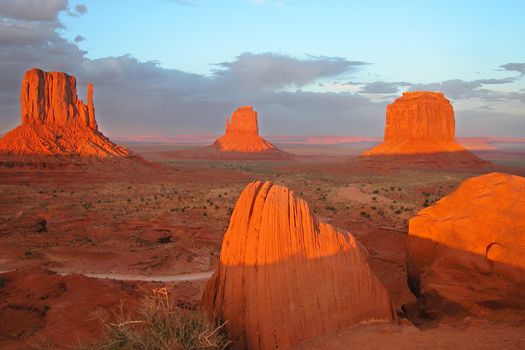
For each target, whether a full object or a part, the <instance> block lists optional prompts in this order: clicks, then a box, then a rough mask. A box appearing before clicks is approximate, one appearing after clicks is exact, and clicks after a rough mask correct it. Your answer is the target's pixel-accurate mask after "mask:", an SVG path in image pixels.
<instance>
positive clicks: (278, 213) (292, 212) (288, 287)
mask: <svg viewBox="0 0 525 350" xmlns="http://www.w3.org/2000/svg"><path fill="white" fill-rule="evenodd" d="M203 306H204V307H205V309H206V310H207V311H208V312H209V313H210V314H211V316H212V317H213V318H215V319H217V320H222V321H227V323H226V328H227V331H228V333H229V335H230V337H231V339H232V341H233V348H237V349H242V348H247V349H275V348H280V349H287V348H290V347H291V346H293V345H294V344H296V343H298V342H300V341H301V340H304V339H307V338H311V337H314V336H316V335H322V334H326V333H329V332H332V331H335V330H338V329H341V328H344V327H350V326H353V325H357V324H359V323H362V322H369V321H386V322H393V321H395V319H396V316H395V314H394V312H393V308H392V303H391V301H390V297H389V295H388V292H387V290H386V289H385V288H384V287H383V286H382V285H381V283H380V282H379V281H378V279H377V278H376V276H375V275H374V273H373V272H372V270H371V268H370V265H369V262H368V254H367V251H366V249H365V248H364V247H363V246H362V245H361V244H360V243H359V242H357V241H356V239H355V238H354V237H353V236H352V235H351V234H350V233H348V232H345V231H342V230H339V229H337V228H335V227H333V226H331V225H329V224H327V223H324V222H323V221H321V220H319V219H318V218H317V217H316V216H315V215H314V214H313V213H312V211H311V210H310V207H309V206H308V204H307V203H306V202H305V201H304V200H302V199H301V198H297V197H295V195H294V193H293V192H292V191H290V190H289V189H288V188H286V187H283V186H278V185H273V184H272V183H271V182H265V183H262V182H260V181H257V182H252V183H250V184H249V185H248V186H247V187H246V188H245V189H244V191H243V192H242V194H241V195H240V197H239V199H238V201H237V204H236V206H235V210H234V211H233V214H232V217H231V220H230V225H229V227H228V230H227V232H226V234H225V236H224V240H223V243H222V249H221V254H220V265H219V268H218V270H217V271H216V272H215V274H214V275H213V276H212V278H211V279H210V280H209V281H208V283H207V285H206V288H205V291H204V296H203Z"/></svg>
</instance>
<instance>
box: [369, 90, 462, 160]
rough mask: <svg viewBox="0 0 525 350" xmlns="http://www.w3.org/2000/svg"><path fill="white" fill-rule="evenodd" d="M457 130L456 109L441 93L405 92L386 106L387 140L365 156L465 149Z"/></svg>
mask: <svg viewBox="0 0 525 350" xmlns="http://www.w3.org/2000/svg"><path fill="white" fill-rule="evenodd" d="M454 132H455V121H454V110H453V108H452V105H451V104H450V101H449V100H448V99H446V98H445V96H443V94H442V93H440V92H429V91H416V92H404V93H403V96H401V97H400V98H398V99H396V100H395V101H394V103H392V104H390V105H388V106H387V109H386V127H385V140H384V142H383V143H382V144H380V145H379V146H377V147H375V148H373V149H371V150H369V151H366V152H365V153H364V155H381V154H417V153H439V152H457V151H465V149H464V148H463V147H461V146H460V145H459V144H457V143H456V142H455V141H454Z"/></svg>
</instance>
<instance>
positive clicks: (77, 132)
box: [0, 68, 132, 157]
mask: <svg viewBox="0 0 525 350" xmlns="http://www.w3.org/2000/svg"><path fill="white" fill-rule="evenodd" d="M20 109H21V119H22V125H20V126H18V127H17V128H15V129H13V130H11V131H10V132H8V133H7V134H5V135H4V137H3V138H1V139H0V153H7V154H11V155H21V156H25V155H38V156H56V155H59V156H72V155H76V156H91V157H128V156H131V155H132V153H131V152H130V151H128V150H127V149H126V148H124V147H121V146H118V145H116V144H114V143H113V142H111V141H110V140H109V139H108V138H107V137H105V136H104V135H103V134H102V133H101V132H100V131H98V125H97V121H96V119H95V107H94V105H93V84H91V83H90V84H88V86H87V104H84V102H83V101H82V100H80V99H79V98H78V96H77V84H76V79H75V77H74V76H70V75H67V74H66V73H62V72H50V73H49V72H44V71H42V70H40V69H37V68H33V69H30V70H28V71H27V72H26V73H25V75H24V78H23V80H22V89H21V92H20Z"/></svg>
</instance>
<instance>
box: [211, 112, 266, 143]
mask: <svg viewBox="0 0 525 350" xmlns="http://www.w3.org/2000/svg"><path fill="white" fill-rule="evenodd" d="M213 147H216V148H218V149H219V150H221V151H223V152H240V153H255V152H264V151H268V150H272V149H276V147H275V146H274V145H272V144H271V143H269V142H268V141H266V140H265V139H263V138H262V137H260V136H259V126H258V121H257V112H256V111H254V110H253V108H252V107H251V106H244V107H239V108H238V109H237V110H236V111H235V112H233V114H232V118H231V122H230V121H229V120H228V118H226V132H225V134H224V136H222V137H220V138H218V139H217V140H216V141H215V143H214V144H213Z"/></svg>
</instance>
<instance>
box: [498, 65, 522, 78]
mask: <svg viewBox="0 0 525 350" xmlns="http://www.w3.org/2000/svg"><path fill="white" fill-rule="evenodd" d="M500 67H501V68H503V69H504V70H507V71H509V72H518V73H520V74H521V75H525V63H506V64H503V65H501V66H500Z"/></svg>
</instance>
